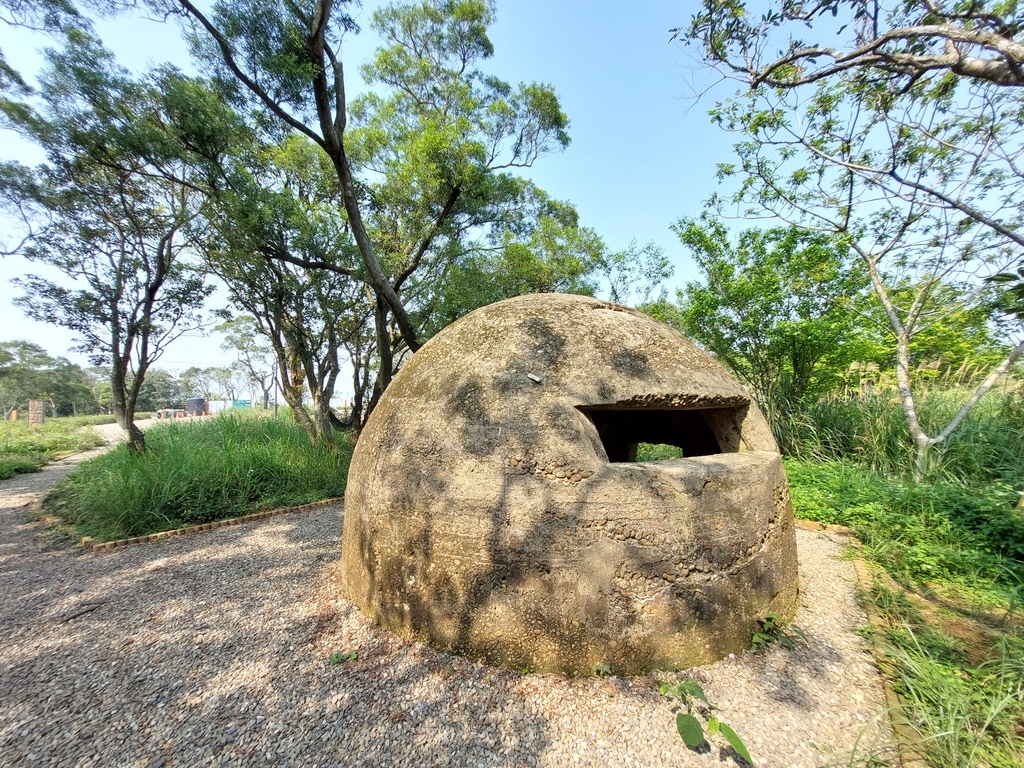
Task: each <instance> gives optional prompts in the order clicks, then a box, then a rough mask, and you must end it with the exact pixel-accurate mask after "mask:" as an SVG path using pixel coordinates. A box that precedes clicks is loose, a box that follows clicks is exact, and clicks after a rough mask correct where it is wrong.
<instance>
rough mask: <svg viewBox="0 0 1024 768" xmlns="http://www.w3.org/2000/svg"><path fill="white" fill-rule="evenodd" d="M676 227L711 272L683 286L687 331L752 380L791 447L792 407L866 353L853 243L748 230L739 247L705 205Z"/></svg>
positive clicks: (682, 318)
mask: <svg viewBox="0 0 1024 768" xmlns="http://www.w3.org/2000/svg"><path fill="white" fill-rule="evenodd" d="M672 229H673V231H674V232H675V233H676V234H677V235H678V236H679V239H680V240H681V241H682V243H683V244H684V245H685V246H686V247H687V248H688V249H689V250H690V253H691V254H692V256H693V258H694V260H695V261H696V263H697V266H698V268H699V269H700V271H701V272H702V276H703V281H702V282H690V283H687V284H686V286H685V288H684V289H683V290H681V291H680V292H679V312H678V321H677V322H678V323H679V325H680V326H681V327H680V330H682V331H683V332H684V333H686V334H687V335H689V336H691V337H693V338H694V339H696V340H697V341H699V342H700V343H701V344H702V345H703V346H704V347H705V348H706V349H708V350H709V351H711V352H713V353H714V354H715V356H716V357H718V359H719V360H721V361H722V362H723V363H724V364H725V365H727V366H728V367H729V368H730V369H731V370H732V371H733V372H734V373H735V374H736V375H738V376H739V377H740V378H741V379H742V380H743V381H744V382H745V383H746V384H747V385H748V386H749V387H750V388H751V390H752V391H753V393H754V396H755V397H756V399H757V401H758V404H759V405H760V406H761V407H762V409H763V410H764V411H765V415H766V416H767V417H768V420H769V422H770V423H771V425H772V428H773V430H774V432H775V435H776V438H777V439H778V440H779V443H780V445H783V446H785V445H786V444H787V441H786V434H785V427H786V423H787V420H786V416H787V415H788V414H790V413H791V412H792V410H793V409H794V408H796V407H798V405H799V403H800V402H801V401H802V400H803V399H804V398H805V397H811V398H814V397H817V396H820V395H822V394H824V393H825V392H827V391H829V390H830V389H832V387H834V386H835V385H836V384H837V383H838V382H840V381H841V380H842V375H843V374H844V373H845V371H846V369H847V367H848V366H849V364H850V363H851V362H853V361H855V360H861V359H863V356H862V354H861V353H862V352H863V351H864V345H863V343H862V342H861V338H862V337H863V335H864V332H863V328H862V325H861V324H860V323H858V318H857V315H856V313H855V307H856V306H857V297H858V294H860V293H861V292H862V291H863V289H864V288H866V287H867V286H866V280H865V279H864V278H863V276H862V275H858V274H857V272H856V271H855V270H854V269H852V267H851V263H850V262H851V257H850V254H849V250H848V249H847V248H846V246H845V245H844V244H843V243H842V242H841V241H837V240H835V239H833V238H831V237H829V236H828V235H825V234H816V233H813V232H808V231H807V230H804V229H800V228H798V227H776V228H773V229H768V230H757V229H748V230H744V231H742V232H741V233H740V234H739V236H738V237H737V238H736V244H735V246H733V245H731V244H730V239H731V238H730V237H729V233H728V231H727V230H726V228H725V227H724V226H723V225H722V223H721V222H719V221H717V220H714V219H713V218H711V217H710V216H708V215H707V214H705V215H704V216H702V217H701V218H700V219H685V218H684V219H680V220H679V221H678V222H676V224H674V225H673V227H672Z"/></svg>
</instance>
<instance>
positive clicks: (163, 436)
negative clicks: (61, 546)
mask: <svg viewBox="0 0 1024 768" xmlns="http://www.w3.org/2000/svg"><path fill="white" fill-rule="evenodd" d="M147 443H148V444H149V449H150V450H149V451H147V453H145V454H143V455H135V454H132V453H131V452H130V451H129V450H128V448H127V446H119V447H118V448H116V449H115V450H113V451H111V452H109V453H107V454H105V455H103V456H100V457H98V458H96V459H93V460H91V461H88V462H86V463H83V464H82V466H81V467H79V468H78V469H77V470H76V471H75V472H74V473H72V474H71V475H69V476H68V478H67V479H66V480H64V481H63V482H62V483H61V484H60V485H58V486H57V487H56V488H55V489H54V490H53V491H52V492H51V493H50V494H49V495H48V496H47V497H46V498H45V500H44V502H43V504H44V507H45V509H46V510H47V512H49V513H51V514H55V515H57V516H58V517H60V518H62V519H63V520H64V521H65V522H67V523H69V524H72V525H74V526H75V527H76V528H77V529H78V530H79V532H81V533H82V534H83V535H88V536H92V537H94V538H97V539H101V540H110V539H119V538H125V537H131V536H140V535H143V534H148V533H156V532H158V531H166V530H172V529H174V528H179V527H182V526H186V525H194V524H199V523H207V522H211V521H214V520H222V519H226V518H230V517H237V516H239V515H244V514H249V513H252V512H257V511H260V510H264V509H274V508H278V507H286V506H294V505H298V504H306V503H309V502H313V501H320V500H322V499H326V498H331V497H336V496H341V495H342V493H343V492H344V490H345V481H346V478H347V476H348V462H349V458H350V456H351V444H350V443H349V442H348V441H347V439H346V438H344V437H338V438H337V439H336V441H335V443H334V444H333V445H323V446H314V445H311V444H310V442H309V439H308V437H307V436H306V434H305V432H304V431H303V430H302V429H301V428H300V427H298V426H297V425H296V424H294V422H291V421H288V420H285V419H273V418H259V417H256V416H245V415H235V414H230V415H229V414H225V415H222V416H219V417H218V418H216V419H210V420H206V421H201V422H188V423H181V422H171V423H168V424H160V425H157V426H154V427H153V428H152V429H150V430H149V431H148V432H147Z"/></svg>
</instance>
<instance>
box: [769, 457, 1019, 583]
mask: <svg viewBox="0 0 1024 768" xmlns="http://www.w3.org/2000/svg"><path fill="white" fill-rule="evenodd" d="M786 474H787V475H788V476H789V482H790V491H791V494H792V498H793V508H794V510H795V512H796V514H797V516H798V517H801V518H804V519H808V520H817V521H819V522H822V523H833V524H840V525H847V526H850V527H851V528H852V529H853V532H854V534H855V535H856V536H857V537H858V538H859V539H860V540H861V541H862V542H863V544H864V554H865V556H866V557H868V558H869V559H870V560H872V561H874V562H876V563H878V564H879V565H881V566H882V567H884V568H885V569H886V570H888V571H889V572H890V573H892V574H894V575H895V576H897V577H899V578H901V579H905V580H908V581H933V580H945V581H952V582H957V583H962V584H967V585H971V584H977V583H992V584H1000V585H1003V586H1004V587H1013V586H1015V585H1016V584H1018V583H1020V581H1021V580H1024V518H1022V517H1021V516H1020V514H1019V513H1018V512H1017V511H1016V510H1015V505H1016V503H1017V500H1018V498H1019V497H1018V494H1017V490H1018V489H1017V488H1016V487H1014V486H1010V485H1006V484H998V485H990V486H981V487H974V488H968V487H966V486H964V485H962V484H960V483H956V482H949V481H941V480H940V481H936V482H924V483H919V482H914V481H912V480H895V479H890V478H887V477H885V476H883V475H879V474H876V473H874V472H871V471H870V470H867V469H863V468H860V467H857V466H855V465H852V464H848V463H843V462H823V463H817V462H815V463H805V462H801V461H796V460H792V459H790V460H787V461H786Z"/></svg>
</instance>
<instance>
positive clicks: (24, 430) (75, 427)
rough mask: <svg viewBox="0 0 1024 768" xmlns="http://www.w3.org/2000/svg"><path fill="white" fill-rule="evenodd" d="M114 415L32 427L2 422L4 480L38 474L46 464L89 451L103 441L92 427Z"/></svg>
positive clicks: (1, 475)
mask: <svg viewBox="0 0 1024 768" xmlns="http://www.w3.org/2000/svg"><path fill="white" fill-rule="evenodd" d="M97 419H108V420H110V421H113V417H112V416H99V417H96V416H67V417H62V418H57V419H47V420H46V421H45V422H44V423H42V424H34V425H32V426H29V423H28V421H25V420H22V421H2V422H0V480H5V479H7V478H9V477H13V476H14V475H15V474H18V473H21V472H35V471H37V470H38V469H39V468H40V467H41V466H42V465H43V464H45V463H46V462H48V461H53V460H54V459H58V458H61V457H62V456H67V455H69V454H72V453H77V452H79V451H85V450H88V449H89V448H95V447H97V446H99V445H103V442H104V441H103V439H102V438H101V437H100V436H99V435H97V434H96V433H95V432H94V431H93V430H91V429H89V427H90V426H91V425H93V424H101V423H107V422H103V421H98V420H97Z"/></svg>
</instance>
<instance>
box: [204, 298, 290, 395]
mask: <svg viewBox="0 0 1024 768" xmlns="http://www.w3.org/2000/svg"><path fill="white" fill-rule="evenodd" d="M217 330H218V331H220V332H221V333H223V334H224V341H223V343H222V344H221V345H220V348H221V349H223V350H224V351H225V352H234V353H235V355H236V360H235V362H234V363H233V364H232V365H233V366H235V367H236V368H237V370H238V371H239V373H240V374H241V376H242V377H243V378H244V379H245V380H246V381H247V382H248V383H249V384H251V385H252V386H254V387H257V388H258V391H259V393H260V400H261V401H262V403H263V408H264V409H267V408H269V407H270V395H271V393H272V392H273V391H274V386H275V382H276V376H275V371H276V365H275V363H274V362H273V359H274V358H273V349H272V348H271V346H270V343H269V341H268V340H267V339H266V338H265V337H263V336H262V335H261V334H260V329H259V325H258V324H257V322H256V318H255V317H253V316H252V315H238V316H237V317H234V318H232V319H230V320H225V321H224V322H223V323H221V324H220V325H218V326H217ZM254 391H256V390H254Z"/></svg>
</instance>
